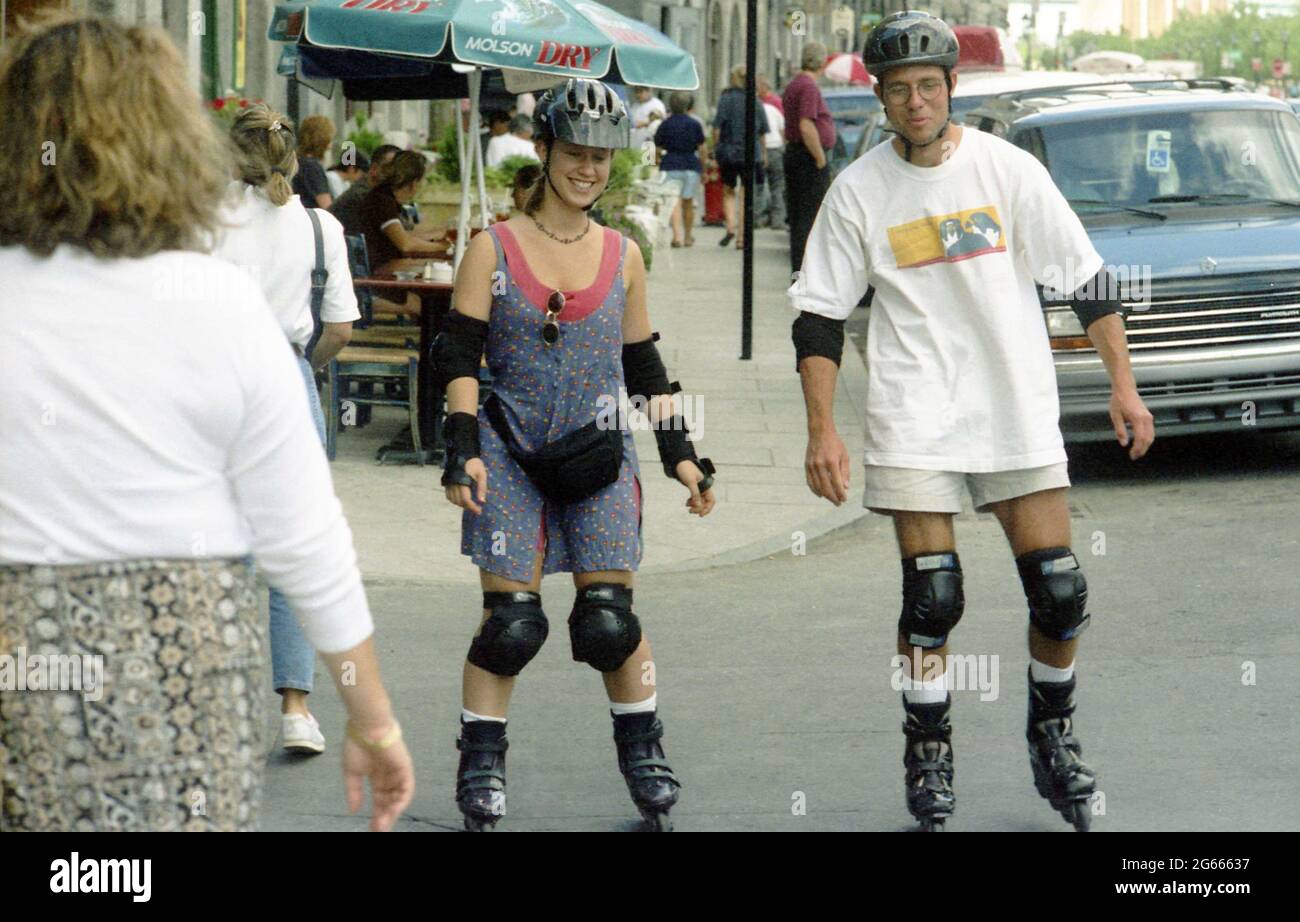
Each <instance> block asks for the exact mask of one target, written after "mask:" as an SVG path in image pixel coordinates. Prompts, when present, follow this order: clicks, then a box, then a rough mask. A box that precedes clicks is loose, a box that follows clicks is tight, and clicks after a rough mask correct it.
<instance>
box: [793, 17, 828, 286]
mask: <svg viewBox="0 0 1300 922" xmlns="http://www.w3.org/2000/svg"><path fill="white" fill-rule="evenodd" d="M799 63H800V68H801V69H800V71H799V73H798V74H796V75H795V77H794V79H792V80H791V81H790V83H789V84H788V85H787V86H786V88H785V93H784V94H783V95H782V97H781V102H782V106H781V108H782V110H783V111H784V113H785V201H786V220H787V221H789V224H790V271H791V272H792V273H793V272H798V271H799V267H800V266H802V265H803V249H804V244H805V243H807V241H808V234H809V232H810V231H811V230H812V225H813V219H814V218H816V217H817V209H818V208H820V207H821V204H822V198H823V197H824V196H825V195H826V190H827V189H829V188H830V184H831V171H830V166H829V162H828V160H827V151H829V150H830V149H831V148H832V147H834V146H835V123H834V122H833V121H831V111H830V109H828V108H827V107H826V100H825V99H824V98H822V92H821V90H819V89H818V88H817V78H818V77H819V76H821V72H822V69H823V68H824V67H825V66H826V46H825V45H823V44H822V43H821V42H809V43H808V44H806V45H804V46H803V52H802V53H801V54H800V59H799Z"/></svg>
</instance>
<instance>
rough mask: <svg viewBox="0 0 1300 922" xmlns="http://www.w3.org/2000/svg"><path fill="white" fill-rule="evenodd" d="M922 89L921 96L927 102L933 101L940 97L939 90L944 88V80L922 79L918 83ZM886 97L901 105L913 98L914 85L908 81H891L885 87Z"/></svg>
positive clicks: (919, 88)
mask: <svg viewBox="0 0 1300 922" xmlns="http://www.w3.org/2000/svg"><path fill="white" fill-rule="evenodd" d="M916 89H917V90H919V91H920V93H921V98H922V99H924V100H925V101H926V102H932V101H934V100H935V99H938V98H939V91H940V90H942V89H943V81H942V80H922V81H921V82H920V83H918V84H917V85H916ZM885 98H887V99H888V100H889V101H890V102H892V103H894V104H895V105H901V104H903V103H905V102H907V101H908V100H909V99H911V98H912V87H910V86H908V85H907V84H906V83H891V84H890V85H889V86H887V87H885Z"/></svg>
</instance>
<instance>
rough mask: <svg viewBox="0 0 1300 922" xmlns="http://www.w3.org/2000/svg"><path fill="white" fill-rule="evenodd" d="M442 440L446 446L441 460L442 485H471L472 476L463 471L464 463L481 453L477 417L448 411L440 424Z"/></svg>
mask: <svg viewBox="0 0 1300 922" xmlns="http://www.w3.org/2000/svg"><path fill="white" fill-rule="evenodd" d="M442 440H443V442H444V443H445V444H446V446H447V450H446V454H445V455H444V457H443V462H442V485H443V486H444V487H449V486H451V485H452V484H460V485H461V486H465V487H469V486H473V485H474V478H473V477H471V476H470V475H469V474H467V473H465V464H466V463H467V462H468V461H469V459H470V458H477V457H478V456H479V455H481V454H482V449H481V448H480V447H479V440H478V417H477V416H475V415H474V414H472V413H448V414H447V419H446V420H445V421H444V422H443V424H442Z"/></svg>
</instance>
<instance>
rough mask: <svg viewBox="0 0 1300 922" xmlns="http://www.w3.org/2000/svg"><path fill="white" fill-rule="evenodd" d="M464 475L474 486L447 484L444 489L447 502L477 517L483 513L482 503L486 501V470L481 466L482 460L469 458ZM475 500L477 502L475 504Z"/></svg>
mask: <svg viewBox="0 0 1300 922" xmlns="http://www.w3.org/2000/svg"><path fill="white" fill-rule="evenodd" d="M465 473H466V474H469V476H470V477H472V478H473V479H474V486H473V487H467V486H465V485H464V484H458V483H453V484H448V485H447V487H446V488H445V489H446V493H447V501H448V502H449V503H451V504H452V505H453V506H460V507H461V508H462V509H468V510H469V511H470V512H472V513H474V514H475V515H478V514H479V513H480V512H482V511H483V503H484V502H486V501H487V468H486V467H484V466H483V459H482V458H470V459H469V460H468V461H466V462H465ZM475 499H477V500H478V502H475Z"/></svg>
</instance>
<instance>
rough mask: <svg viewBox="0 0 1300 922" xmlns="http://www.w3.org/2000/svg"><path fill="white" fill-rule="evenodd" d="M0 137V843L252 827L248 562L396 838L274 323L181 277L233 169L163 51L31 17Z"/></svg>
mask: <svg viewBox="0 0 1300 922" xmlns="http://www.w3.org/2000/svg"><path fill="white" fill-rule="evenodd" d="M88 100H93V105H90V104H88V103H87V101H88ZM0 120H3V122H4V123H5V126H6V127H5V131H4V132H0V188H4V189H6V190H7V193H8V194H6V195H5V196H4V197H3V198H0V278H3V279H4V280H5V282H4V286H3V288H2V289H0V369H3V374H0V674H2V667H3V665H4V664H5V663H6V662H8V663H9V664H10V665H11V671H10V675H12V674H13V672H12V665H13V664H15V663H19V662H21V663H22V664H23V665H25V666H26V667H27V678H28V679H29V681H27V682H26V684H19V685H18V686H17V687H14V686H12V684H10V685H0V788H2V789H3V790H0V831H7V830H11V829H15V830H16V829H49V830H59V829H105V830H108V829H115V830H116V829H123V830H125V829H130V830H145V829H149V830H163V829H181V828H186V829H250V828H255V826H256V821H257V813H258V806H259V800H260V793H261V775H262V764H263V758H264V751H263V750H264V746H263V744H262V739H261V736H262V733H263V729H264V725H265V720H264V713H263V707H262V702H263V695H262V694H261V693H260V689H259V686H260V679H261V674H262V669H263V667H264V665H265V654H264V641H263V630H262V627H261V623H260V618H259V614H258V606H257V604H256V601H255V596H254V592H253V589H254V584H253V580H252V575H251V571H250V568H249V567H248V566H247V565H246V563H245V562H244V560H245V558H246V557H247V556H248V555H249V554H250V553H251V555H252V556H253V557H254V558H255V560H256V562H257V565H258V566H260V567H262V568H263V570H264V571H265V572H266V574H267V578H268V580H269V581H270V582H271V584H272V585H274V586H275V587H277V588H278V589H279V590H280V591H282V592H283V593H284V594H285V596H286V597H287V598H288V600H289V602H290V603H291V604H292V605H293V607H294V609H295V611H296V612H297V613H298V615H299V616H300V617H301V618H302V622H303V625H304V627H305V629H306V633H307V636H308V638H309V639H310V640H311V642H312V643H313V644H314V645H315V646H316V647H317V649H318V650H320V651H321V653H322V654H323V655H324V658H325V660H326V661H327V663H328V665H329V669H330V673H331V675H332V676H333V678H334V679H335V683H336V686H337V687H338V691H339V694H340V695H341V697H342V698H343V700H344V703H345V705H346V707H347V710H348V714H349V718H350V725H349V729H348V739H347V742H346V743H345V745H344V747H343V749H344V752H343V762H344V773H345V777H346V781H347V793H348V801H349V806H350V807H351V809H353V810H355V809H357V808H359V807H360V805H361V801H362V794H363V790H362V780H363V778H364V777H366V776H368V777H369V778H370V781H371V787H372V792H373V801H374V810H373V818H372V821H371V828H372V829H386V828H389V827H391V825H392V823H393V822H394V820H395V819H396V818H397V816H398V815H399V814H400V812H401V810H402V809H403V808H404V807H405V806H406V805H407V804H408V803H409V802H410V799H411V796H412V792H413V789H414V781H413V774H412V769H411V762H410V756H409V754H408V753H407V751H406V748H405V746H404V745H403V744H402V742H401V741H400V736H401V733H400V728H399V727H398V726H397V723H396V721H395V720H394V718H393V712H392V708H391V705H390V703H389V701H388V697H387V694H386V692H385V691H384V688H383V685H382V683H381V681H380V679H379V672H378V663H377V661H376V658H375V654H374V649H373V645H372V640H371V639H370V635H371V633H372V629H373V625H372V621H371V616H370V611H369V607H368V605H367V602H366V596H365V592H364V590H363V589H362V586H361V579H360V574H359V573H358V571H357V566H356V555H355V552H354V550H353V548H352V539H351V534H350V532H349V530H348V527H347V523H346V521H345V519H344V518H343V514H342V509H341V506H340V504H339V501H338V499H337V498H336V497H335V496H334V493H333V489H332V485H331V483H330V476H329V470H328V466H327V462H326V460H325V457H324V454H323V453H322V452H321V450H320V443H319V440H318V438H317V435H316V429H315V427H314V426H313V424H312V419H311V414H310V412H309V410H308V405H307V402H306V401H305V400H304V399H303V381H302V376H301V375H300V373H299V370H298V368H297V367H295V363H294V356H293V352H292V351H291V349H290V348H289V346H288V345H287V344H286V343H285V337H284V333H283V331H282V330H281V329H280V327H279V326H278V325H277V324H276V321H275V319H274V317H273V316H272V313H271V311H270V310H269V309H268V305H267V303H266V299H265V298H264V297H263V296H262V294H261V292H260V290H259V289H258V287H257V285H256V284H255V283H254V282H253V280H252V279H251V277H250V276H249V275H248V273H246V272H244V271H242V270H239V269H237V268H235V267H233V266H231V265H229V264H228V263H226V262H223V261H221V260H219V259H216V258H214V257H212V256H210V255H205V254H203V253H202V252H199V251H200V250H201V249H202V248H203V247H204V246H205V243H206V241H209V240H210V239H211V234H212V232H213V231H214V230H215V229H216V224H217V215H218V207H219V203H220V199H221V196H222V194H223V193H224V192H225V190H226V186H227V183H228V181H229V178H230V176H231V163H230V158H229V156H228V154H227V153H226V151H227V148H226V146H225V144H224V143H223V140H222V139H221V138H220V137H218V135H217V132H216V130H215V127H214V125H213V124H212V123H211V122H210V121H209V119H208V117H207V116H206V115H205V114H204V113H203V111H202V109H201V107H200V103H199V100H198V98H197V97H196V95H195V94H194V92H193V91H192V90H190V89H189V88H188V81H187V80H186V79H185V68H184V64H183V61H182V60H181V57H180V55H179V53H178V52H177V51H176V49H175V47H174V46H173V45H172V44H171V41H170V40H169V39H168V38H167V37H166V35H165V34H164V33H162V32H161V31H159V30H157V29H152V28H131V29H127V28H124V27H122V26H120V25H117V24H115V23H112V22H109V21H107V20H102V19H96V18H60V19H55V20H46V21H44V22H42V23H41V24H39V25H37V26H36V27H35V28H34V29H33V30H31V31H30V32H28V33H25V34H23V35H20V36H19V37H17V38H11V39H10V41H9V43H8V44H7V46H6V48H5V51H4V54H3V56H0ZM38 657H39V658H46V659H39V660H37V659H35V658H38ZM60 658H62V663H63V664H64V665H65V666H67V667H68V668H63V669H58V670H56V669H53V668H50V667H52V666H53V664H54V663H55V662H59V661H60ZM96 664H98V667H102V670H103V681H102V682H92V683H90V687H88V685H87V682H86V679H87V677H88V676H89V677H91V678H95V677H97V671H98V670H97V666H96ZM72 665H79V666H80V667H81V668H79V669H73V668H71V666H72ZM345 668H346V672H344V670H345ZM42 673H43V674H42ZM33 675H35V676H37V678H38V680H39V684H40V685H42V686H43V687H44V688H46V689H48V688H49V687H50V686H54V690H32V689H33V688H35V683H33V682H32V681H30V678H31V677H32V676H33Z"/></svg>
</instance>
